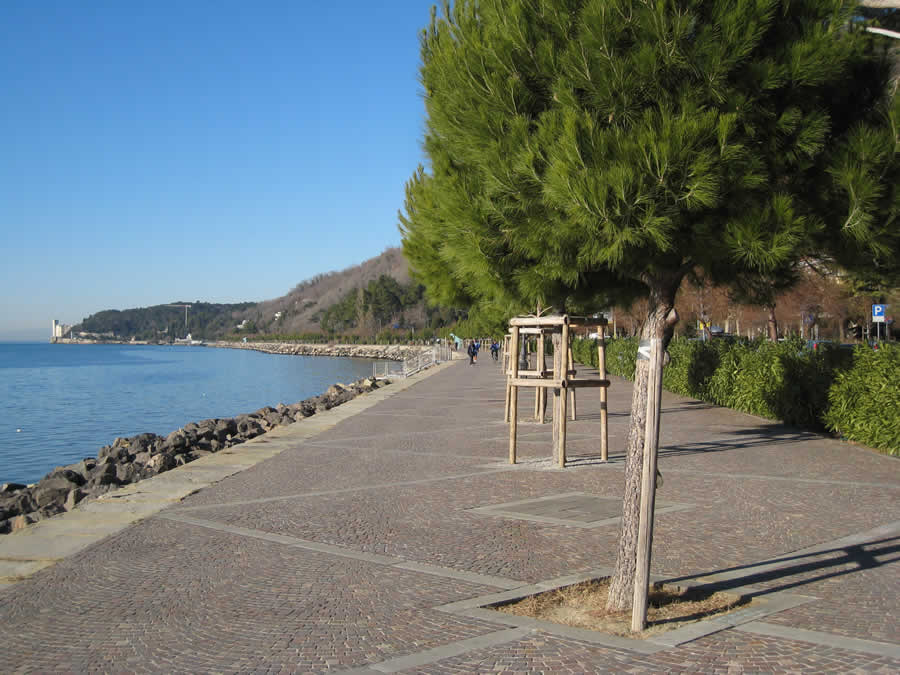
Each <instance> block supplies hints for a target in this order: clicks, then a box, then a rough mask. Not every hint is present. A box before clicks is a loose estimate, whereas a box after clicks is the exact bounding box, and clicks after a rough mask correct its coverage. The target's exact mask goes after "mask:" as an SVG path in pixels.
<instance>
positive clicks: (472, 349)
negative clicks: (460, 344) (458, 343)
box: [466, 342, 478, 366]
mask: <svg viewBox="0 0 900 675" xmlns="http://www.w3.org/2000/svg"><path fill="white" fill-rule="evenodd" d="M466 353H467V354H468V355H469V365H470V366H471V365H472V364H474V363H475V358H476V357H477V356H478V350H477V349H475V343H474V342H470V343H469V349H468V350H467V352H466Z"/></svg>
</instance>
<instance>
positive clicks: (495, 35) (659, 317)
mask: <svg viewBox="0 0 900 675" xmlns="http://www.w3.org/2000/svg"><path fill="white" fill-rule="evenodd" d="M852 10H853V4H852V3H846V2H841V1H839V0H807V1H802V0H800V1H788V0H784V1H782V2H778V1H775V0H729V1H726V0H659V1H656V2H653V1H650V0H645V1H640V0H455V2H453V4H452V5H451V4H450V3H449V2H445V4H444V7H443V14H442V15H441V16H438V15H437V14H436V13H435V14H433V15H432V21H431V24H430V26H429V27H428V28H427V29H426V30H425V31H424V32H423V35H422V40H421V57H422V67H421V79H422V84H423V87H424V94H425V104H426V110H427V122H426V133H425V150H426V152H427V154H428V158H429V161H430V167H429V171H428V172H426V171H425V170H424V169H420V170H419V172H418V173H417V174H416V175H415V176H413V178H412V179H411V180H410V182H409V184H408V185H407V200H406V214H405V215H403V216H402V217H401V231H402V232H403V237H404V252H405V253H406V255H407V256H408V258H409V260H410V262H411V264H412V266H413V268H414V271H415V274H416V277H417V279H419V280H420V281H421V282H422V283H424V284H425V285H426V288H427V292H428V294H429V297H431V298H432V299H434V300H439V301H447V300H450V299H453V300H454V301H456V302H460V301H462V300H465V299H467V298H468V299H470V300H471V303H472V304H473V305H475V306H478V307H482V308H484V307H494V308H498V309H505V310H507V311H521V310H522V309H525V308H533V307H534V305H535V304H536V303H538V302H539V303H541V304H542V305H543V306H545V307H546V306H555V307H556V308H557V309H559V310H562V311H565V310H567V309H571V308H572V307H575V306H580V305H584V304H585V303H589V302H591V301H592V300H593V301H595V302H598V303H599V302H601V299H603V298H613V299H615V300H618V301H619V302H618V303H617V304H625V303H624V302H622V301H623V300H626V301H627V299H630V298H631V297H633V296H634V295H635V294H636V293H639V294H640V295H642V296H644V297H645V298H646V299H647V301H648V312H647V320H646V321H645V322H644V325H643V329H642V335H641V337H642V338H643V339H646V340H651V339H653V340H657V341H660V342H661V344H662V346H663V348H665V346H666V345H667V344H668V342H669V340H670V339H671V336H672V331H673V329H674V325H675V322H676V321H677V313H676V311H675V295H676V292H677V290H678V287H679V285H680V284H681V281H682V279H683V278H684V277H685V275H686V274H688V273H689V272H690V271H692V270H701V271H702V272H703V273H704V274H705V275H707V276H709V278H711V279H713V280H715V281H716V282H717V283H730V282H731V283H743V284H744V285H746V286H748V287H749V286H750V282H751V281H752V282H754V283H759V281H760V279H765V278H766V277H767V276H769V277H773V276H774V277H778V275H779V274H780V273H781V271H782V270H785V269H789V268H790V267H791V266H793V265H795V264H796V263H797V261H799V260H800V259H802V258H804V257H807V256H811V255H817V254H821V255H827V254H831V252H832V251H834V250H837V249H839V248H840V247H849V248H852V249H853V250H855V251H857V252H858V253H860V254H861V252H862V251H867V250H871V248H872V244H873V242H874V239H875V233H876V232H877V231H878V230H879V228H880V227H881V225H880V223H881V222H882V221H879V220H878V219H877V217H876V214H877V213H878V210H879V209H880V208H881V207H882V206H883V204H882V203H881V202H882V201H883V197H884V194H883V192H881V191H880V190H881V189H882V188H881V187H880V182H879V181H881V180H883V178H884V176H885V175H887V173H889V172H887V171H886V170H884V171H881V172H880V173H879V171H878V170H877V168H873V162H871V161H868V160H867V158H865V157H859V156H858V155H856V154H854V153H855V152H856V151H857V150H858V149H859V148H860V147H863V146H865V143H864V142H863V141H862V140H861V139H866V138H869V139H871V138H873V134H875V135H879V134H880V136H879V138H884V137H885V136H886V137H888V138H889V139H890V142H888V144H887V146H886V147H885V148H883V152H882V153H881V154H880V155H879V159H880V161H882V163H883V165H884V166H883V167H882V168H883V169H886V168H887V167H890V166H893V164H894V157H895V154H896V148H897V135H896V131H895V130H892V129H890V125H889V124H888V122H887V120H889V119H890V116H889V115H885V114H884V113H883V112H881V108H880V106H883V105H884V104H885V86H886V82H887V71H888V67H887V66H888V63H887V60H886V59H885V58H884V54H883V53H881V52H879V50H878V49H876V48H875V47H874V46H873V44H874V43H873V42H872V40H871V38H869V37H866V36H865V34H863V33H862V32H861V31H858V30H854V29H853V26H852V24H851V23H850V22H849V18H850V16H851V14H852ZM874 164H877V162H874ZM848 214H850V216H848ZM854 214H855V215H854ZM848 217H850V218H851V220H848ZM638 363H639V367H638V370H637V373H636V376H635V383H634V389H633V391H634V393H633V399H632V415H631V427H630V431H629V435H628V440H627V448H626V450H627V460H626V490H625V499H624V504H623V508H624V512H623V529H622V536H621V538H620V544H619V552H618V558H617V565H616V574H615V576H614V579H613V585H612V588H611V593H610V604H611V606H612V607H615V608H625V607H627V606H628V605H629V604H630V597H631V586H632V582H633V574H634V551H635V537H636V532H637V509H638V503H639V492H640V473H641V462H642V453H643V447H644V421H645V420H644V418H645V415H646V410H647V397H648V375H649V372H648V371H649V367H648V362H646V361H639V362H638Z"/></svg>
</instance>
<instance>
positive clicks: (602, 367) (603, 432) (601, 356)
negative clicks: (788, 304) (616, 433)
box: [597, 326, 609, 462]
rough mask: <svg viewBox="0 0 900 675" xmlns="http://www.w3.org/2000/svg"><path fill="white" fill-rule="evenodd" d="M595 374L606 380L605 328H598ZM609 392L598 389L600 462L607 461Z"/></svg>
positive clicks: (604, 389)
mask: <svg viewBox="0 0 900 675" xmlns="http://www.w3.org/2000/svg"><path fill="white" fill-rule="evenodd" d="M597 372H598V373H599V374H600V379H601V380H605V379H606V326H600V342H599V343H598V344H597ZM608 404H609V390H608V389H607V388H606V387H602V388H601V389H600V460H601V461H603V462H606V461H608V460H609V417H608V415H609V413H608V412H607V409H608V407H609V405H608Z"/></svg>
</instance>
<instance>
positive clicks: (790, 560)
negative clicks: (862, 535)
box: [665, 537, 900, 597]
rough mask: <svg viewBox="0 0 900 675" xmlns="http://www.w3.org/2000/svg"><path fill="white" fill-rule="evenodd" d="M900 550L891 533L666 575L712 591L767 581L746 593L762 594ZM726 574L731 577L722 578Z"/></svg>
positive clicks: (892, 559)
mask: <svg viewBox="0 0 900 675" xmlns="http://www.w3.org/2000/svg"><path fill="white" fill-rule="evenodd" d="M898 554H900V537H887V538H884V539H875V540H872V541H868V542H864V543H860V544H849V545H847V546H838V547H835V548H829V549H824V550H821V551H813V552H810V553H802V554H797V555H787V556H781V557H778V558H772V559H770V560H763V561H760V562H758V563H751V564H749V565H738V566H736V567H728V568H724V569H719V570H711V571H708V572H703V573H701V574H693V575H688V576H683V577H677V578H674V579H666V581H665V583H667V584H675V583H678V582H685V581H694V580H700V581H701V583H700V584H698V585H696V586H692V588H695V589H697V590H702V591H711V592H713V591H727V590H731V589H736V588H741V587H744V586H755V585H758V584H767V586H766V587H765V588H760V589H758V590H756V591H755V592H752V593H747V594H746V595H747V596H749V597H760V596H764V595H768V594H771V593H778V592H781V591H787V590H790V589H796V588H800V587H803V586H808V585H810V584H813V583H816V582H818V581H824V580H826V579H834V578H837V577H842V576H846V575H848V574H853V573H854V572H858V571H860V570H866V569H874V568H877V567H883V566H884V565H890V564H892V563H900V555H898ZM848 566H850V567H848ZM708 576H717V577H719V578H718V579H714V580H712V581H709V582H708V583H702V580H703V579H704V578H705V577H708ZM723 576H727V577H728V578H725V579H723V578H721V577H723ZM797 577H802V578H797Z"/></svg>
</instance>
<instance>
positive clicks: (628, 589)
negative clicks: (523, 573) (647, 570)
mask: <svg viewBox="0 0 900 675" xmlns="http://www.w3.org/2000/svg"><path fill="white" fill-rule="evenodd" d="M682 276H683V275H681V274H673V275H672V276H670V277H667V278H664V279H659V278H655V279H651V280H648V285H649V286H650V298H649V309H648V312H647V320H646V321H645V322H644V325H643V329H642V330H641V339H642V340H649V339H651V338H658V339H661V340H662V348H663V350H665V349H666V348H667V347H668V345H669V342H670V341H671V339H672V334H673V332H674V330H675V324H676V323H677V322H678V315H677V314H676V313H675V294H676V293H677V292H678V287H679V285H680V284H681V279H682ZM660 368H662V363H660ZM649 371H650V362H649V361H645V360H642V359H638V361H637V368H636V369H635V373H634V388H633V390H632V394H631V423H630V427H629V429H628V439H627V441H626V446H625V452H626V457H625V496H624V498H623V500H622V530H621V533H620V536H619V550H618V553H617V555H616V568H615V572H614V573H613V577H612V580H611V582H610V587H609V598H608V600H607V604H606V606H607V608H608V609H610V610H619V611H624V610H627V609H629V608H630V607H631V604H632V598H633V594H634V574H635V564H636V554H637V539H638V520H639V518H640V509H641V472H642V469H643V461H644V427H645V423H646V417H647V397H648V393H649V392H648V385H649V374H650V373H649Z"/></svg>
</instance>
